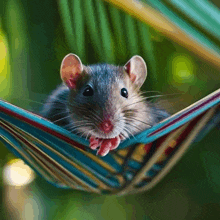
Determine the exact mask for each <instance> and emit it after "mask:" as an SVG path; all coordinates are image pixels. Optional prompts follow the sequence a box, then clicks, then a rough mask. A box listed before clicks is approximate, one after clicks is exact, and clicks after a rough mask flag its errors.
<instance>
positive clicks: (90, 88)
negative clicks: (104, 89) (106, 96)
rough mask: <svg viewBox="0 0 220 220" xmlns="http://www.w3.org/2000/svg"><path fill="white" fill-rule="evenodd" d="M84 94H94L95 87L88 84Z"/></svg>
mask: <svg viewBox="0 0 220 220" xmlns="http://www.w3.org/2000/svg"><path fill="white" fill-rule="evenodd" d="M83 95H84V96H92V95H93V89H92V87H91V86H87V87H86V88H85V90H84V92H83Z"/></svg>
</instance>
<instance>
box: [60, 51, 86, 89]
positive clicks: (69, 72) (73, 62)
mask: <svg viewBox="0 0 220 220" xmlns="http://www.w3.org/2000/svg"><path fill="white" fill-rule="evenodd" d="M82 71H83V65H82V62H81V60H80V58H79V57H78V56H77V55H75V54H72V53H70V54H68V55H66V56H65V57H64V58H63V61H62V63H61V68H60V75H61V78H62V80H63V82H64V83H65V84H66V85H67V86H68V87H69V88H70V89H76V83H77V81H78V80H79V79H80V78H81V77H82Z"/></svg>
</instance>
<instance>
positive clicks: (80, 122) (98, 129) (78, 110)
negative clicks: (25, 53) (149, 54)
mask: <svg viewBox="0 0 220 220" xmlns="http://www.w3.org/2000/svg"><path fill="white" fill-rule="evenodd" d="M71 56H72V57H70V56H69V57H68V62H67V63H66V64H65V60H64V61H63V63H64V64H63V65H64V66H65V71H63V73H64V74H62V66H61V76H62V79H65V80H64V81H66V84H67V85H68V87H69V89H70V95H69V101H68V103H69V105H68V108H69V111H70V116H71V118H72V121H73V126H72V129H73V130H76V131H77V132H79V133H80V134H81V135H83V136H95V137H97V138H103V139H111V138H114V137H117V136H119V137H121V138H127V137H129V136H130V135H133V134H134V133H138V132H139V131H141V129H142V128H144V127H146V124H147V123H146V122H144V121H143V122H141V120H140V118H142V117H143V116H142V117H141V115H142V114H145V115H146V111H147V110H148V109H147V105H146V103H145V102H143V98H142V97H141V96H140V94H139V88H140V86H141V85H142V84H143V82H144V80H145V78H146V65H145V63H143V62H144V61H143V59H142V58H140V57H138V56H135V57H133V58H132V59H131V60H130V61H128V63H127V64H126V65H125V66H124V67H116V66H112V65H107V64H100V65H92V66H88V67H84V66H82V64H81V61H80V60H79V58H78V57H75V55H71ZM70 58H72V60H71V59H70ZM64 59H65V58H64ZM72 64H73V67H71V65H72ZM76 65H77V66H76ZM67 67H68V68H69V69H70V71H72V72H70V74H69V75H70V76H71V77H66V76H67V75H68V74H67V73H68V71H66V69H67V70H68V68H67ZM75 70H76V71H75Z"/></svg>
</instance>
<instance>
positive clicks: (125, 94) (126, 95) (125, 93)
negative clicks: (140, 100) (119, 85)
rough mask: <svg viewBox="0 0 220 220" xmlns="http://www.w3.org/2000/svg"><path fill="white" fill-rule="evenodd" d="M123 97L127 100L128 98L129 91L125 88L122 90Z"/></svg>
mask: <svg viewBox="0 0 220 220" xmlns="http://www.w3.org/2000/svg"><path fill="white" fill-rule="evenodd" d="M121 95H122V96H123V97H125V98H128V90H127V89H125V88H123V89H121Z"/></svg>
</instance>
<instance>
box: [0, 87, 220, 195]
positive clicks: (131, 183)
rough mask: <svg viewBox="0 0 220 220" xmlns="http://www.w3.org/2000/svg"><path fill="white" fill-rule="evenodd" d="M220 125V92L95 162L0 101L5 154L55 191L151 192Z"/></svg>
mask: <svg viewBox="0 0 220 220" xmlns="http://www.w3.org/2000/svg"><path fill="white" fill-rule="evenodd" d="M219 123H220V89H218V90H217V91H215V92H213V93H212V94H210V95H208V96H207V97H205V98H203V99H201V100H200V101H198V102H196V103H194V104H193V105H191V106H189V107H187V108H185V109H184V110H182V111H180V112H178V113H176V114H175V115H172V116H170V117H169V118H167V119H166V120H164V121H162V122H160V123H158V124H156V125H155V126H153V127H152V128H150V129H148V130H145V131H143V132H142V133H140V134H138V135H136V136H135V137H131V138H130V139H127V140H125V141H124V142H122V143H121V144H120V145H119V147H118V149H116V150H114V151H111V152H110V153H109V154H108V155H107V156H105V157H100V156H96V153H95V152H94V151H93V150H91V149H90V148H89V147H88V146H89V142H88V141H87V140H85V139H84V138H80V137H78V136H77V135H75V134H72V133H70V132H69V131H67V130H65V129H63V128H61V127H59V126H57V125H55V124H53V123H51V122H49V121H48V120H46V119H44V118H42V117H40V116H38V115H36V114H33V113H31V112H29V111H27V110H24V109H22V108H19V107H17V106H14V105H12V104H10V103H8V102H6V101H3V100H0V140H1V141H2V142H3V143H4V145H5V146H6V147H7V148H8V149H9V150H10V151H12V152H13V153H14V154H15V155H16V156H18V157H20V158H22V159H23V160H24V161H25V162H26V163H27V164H28V165H30V166H31V167H32V168H33V169H34V170H35V171H36V172H37V173H38V174H39V175H41V176H43V177H44V178H45V179H46V180H47V181H49V182H50V183H52V184H55V185H56V186H58V187H64V188H73V189H80V190H85V191H88V192H95V193H100V194H104V193H106V194H110V193H113V194H119V195H124V194H128V193H137V192H141V191H144V190H148V189H150V188H151V187H153V186H154V185H155V184H156V183H158V181H160V180H161V179H162V178H163V177H164V176H165V175H166V173H167V172H168V171H169V170H170V169H171V168H172V167H173V166H174V165H175V163H176V162H177V161H178V160H179V159H180V157H181V156H182V155H183V154H184V152H185V151H186V150H187V148H188V147H189V146H190V144H192V143H193V142H196V141H199V140H200V139H201V138H202V137H203V136H204V135H205V134H206V133H207V132H208V131H209V130H210V129H211V128H213V127H214V126H216V125H218V124H219Z"/></svg>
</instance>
